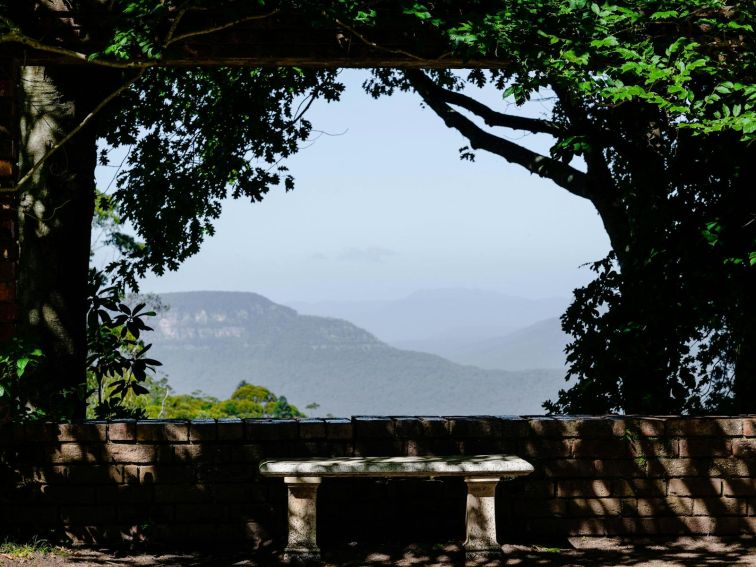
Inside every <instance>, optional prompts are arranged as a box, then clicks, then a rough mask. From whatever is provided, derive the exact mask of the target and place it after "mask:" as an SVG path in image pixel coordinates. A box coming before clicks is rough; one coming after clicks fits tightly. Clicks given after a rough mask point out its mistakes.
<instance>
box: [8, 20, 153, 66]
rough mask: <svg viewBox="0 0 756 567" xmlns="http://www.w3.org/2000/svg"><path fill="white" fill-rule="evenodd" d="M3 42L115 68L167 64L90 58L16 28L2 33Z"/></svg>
mask: <svg viewBox="0 0 756 567" xmlns="http://www.w3.org/2000/svg"><path fill="white" fill-rule="evenodd" d="M3 43H18V44H20V45H25V46H26V47H31V48H32V49H37V50H38V51H44V52H46V53H54V54H55V55H62V56H64V57H68V58H70V59H75V60H77V61H81V62H82V63H88V64H91V65H99V66H101V67H112V68H115V69H146V68H147V67H154V66H155V65H160V64H165V63H164V62H161V61H109V60H107V59H90V58H89V56H88V55H87V54H86V53H80V52H79V51H74V50H72V49H66V48H64V47H56V46H54V45H47V44H46V43H43V42H41V41H39V40H36V39H34V38H33V37H29V36H28V35H24V34H22V33H20V32H18V31H16V30H12V31H10V32H8V33H4V34H2V35H0V44H3Z"/></svg>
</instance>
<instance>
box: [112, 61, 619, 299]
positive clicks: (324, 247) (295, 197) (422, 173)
mask: <svg viewBox="0 0 756 567" xmlns="http://www.w3.org/2000/svg"><path fill="white" fill-rule="evenodd" d="M366 76H367V73H366V72H365V71H354V70H352V71H346V70H345V71H342V77H343V79H344V81H345V82H346V84H347V90H346V92H345V94H344V96H343V99H342V101H341V102H339V103H336V104H327V103H324V102H323V103H321V104H316V105H314V106H313V108H312V109H311V111H310V113H309V115H308V116H309V118H310V120H311V121H312V122H313V123H314V127H315V128H316V129H318V130H321V131H323V132H326V133H325V134H321V135H319V137H318V138H317V139H316V140H314V141H313V143H312V144H311V145H310V146H309V147H307V148H306V149H304V150H302V151H301V152H300V153H299V154H298V155H297V156H295V157H294V158H293V159H291V160H290V161H289V162H288V165H289V167H290V169H291V171H292V173H293V174H294V175H295V177H296V183H297V187H296V189H295V190H294V191H292V192H289V193H285V192H284V191H283V190H280V191H274V192H272V193H271V194H269V196H268V197H266V199H265V200H264V201H263V202H262V203H256V204H250V203H248V202H245V201H233V200H230V201H229V202H228V203H226V206H225V207H224V212H223V215H222V217H221V219H220V220H219V221H218V223H217V225H216V226H217V232H216V235H215V236H214V237H213V238H212V239H210V240H208V241H207V242H206V243H205V245H204V248H203V250H202V251H201V252H200V253H199V254H198V255H197V256H195V257H194V258H192V259H190V260H189V261H187V262H186V263H185V264H184V265H183V266H182V267H181V269H180V270H179V271H177V272H174V273H169V274H166V275H165V276H163V277H161V278H158V277H154V276H151V277H148V278H146V279H145V280H144V281H143V282H142V289H143V291H150V292H169V291H190V290H233V291H254V292H257V293H261V294H263V295H265V296H267V297H269V298H270V299H273V300H274V301H282V302H285V301H293V300H303V301H318V300H340V299H341V300H363V299H393V298H399V297H402V296H404V295H407V294H409V293H411V292H413V291H416V290H419V289H432V288H445V287H466V288H479V289H487V290H495V291H500V292H504V293H508V294H512V295H520V296H523V297H530V298H540V297H549V296H568V295H569V294H570V293H571V291H572V289H573V288H574V287H576V286H579V285H581V284H583V283H584V282H586V281H588V280H589V279H590V276H591V274H590V272H589V270H588V269H587V268H582V269H581V268H579V266H580V265H581V264H583V263H585V262H590V261H593V260H596V259H599V258H601V257H603V255H604V254H605V253H606V252H607V250H608V249H609V244H608V239H607V237H606V234H605V232H604V230H603V228H602V226H601V222H600V219H599V217H598V215H597V214H596V212H595V210H594V209H593V207H592V206H591V205H590V203H588V202H587V201H585V200H583V199H580V198H578V197H574V196H572V195H570V194H568V193H567V192H566V191H565V190H563V189H560V188H559V187H557V186H555V185H554V184H552V183H550V182H548V181H545V180H543V179H540V178H538V177H535V176H532V175H530V174H528V173H527V172H525V171H524V170H522V169H521V168H519V167H517V166H514V165H510V164H508V163H506V162H505V161H504V160H503V159H502V158H500V157H497V156H492V155H490V154H486V153H484V152H478V154H477V159H476V161H475V162H474V163H470V162H467V161H461V160H460V159H459V157H458V149H459V148H460V147H461V146H464V145H466V141H465V140H464V139H463V138H462V137H461V136H460V135H459V134H457V133H456V132H454V131H452V130H449V129H448V128H446V127H445V126H444V125H443V123H442V122H441V120H440V119H439V118H438V117H437V116H436V115H435V114H434V113H433V112H432V111H430V110H428V109H423V108H421V105H420V99H419V97H417V96H416V95H414V94H397V95H394V96H393V97H390V98H382V99H379V100H373V99H371V98H370V97H369V96H368V95H366V94H365V93H364V92H363V91H362V90H361V88H360V85H361V83H362V80H363V79H364V78H365V77H366ZM476 96H478V97H482V98H483V99H485V100H486V101H488V102H489V103H491V104H497V105H499V106H500V107H501V102H502V101H501V100H500V98H499V95H498V93H495V92H491V91H487V92H483V93H477V94H476ZM547 104H548V102H544V103H539V102H536V103H533V104H532V105H531V106H530V107H529V108H528V109H526V110H525V112H527V113H529V114H538V113H540V112H543V111H544V108H546V105H547ZM510 110H512V108H510ZM514 137H515V138H517V137H518V136H517V134H515V136H514ZM522 141H524V142H525V143H526V144H528V145H529V146H531V147H534V148H538V149H541V150H542V151H545V148H546V147H548V146H547V145H546V143H545V140H541V139H539V138H538V137H536V136H529V137H526V138H523V140H522ZM112 174H113V170H112V168H101V169H99V170H98V184H99V186H100V187H104V186H106V185H107V184H108V182H109V181H110V178H111V177H112Z"/></svg>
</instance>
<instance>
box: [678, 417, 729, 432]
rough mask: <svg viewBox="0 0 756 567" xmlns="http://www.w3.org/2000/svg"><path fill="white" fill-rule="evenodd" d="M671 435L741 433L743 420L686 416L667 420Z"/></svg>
mask: <svg viewBox="0 0 756 567" xmlns="http://www.w3.org/2000/svg"><path fill="white" fill-rule="evenodd" d="M667 435H670V436H672V437H725V436H735V437H738V436H740V435H743V420H742V419H740V418H725V417H686V418H677V419H668V420H667Z"/></svg>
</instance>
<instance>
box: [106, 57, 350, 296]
mask: <svg viewBox="0 0 756 567" xmlns="http://www.w3.org/2000/svg"><path fill="white" fill-rule="evenodd" d="M335 79H336V73H334V72H332V71H321V70H301V69H296V68H281V69H246V68H227V69H191V70H185V69H152V70H150V71H148V72H147V73H145V75H144V77H143V78H142V79H141V80H140V81H138V82H137V83H136V84H135V85H134V87H133V88H132V89H131V90H130V91H129V92H128V93H126V94H125V95H124V96H122V97H121V100H120V101H119V103H118V107H117V108H116V109H114V112H112V113H111V114H110V115H109V116H108V119H107V121H105V123H104V125H103V130H102V134H103V137H104V139H105V141H106V142H107V143H108V144H110V145H111V146H112V147H118V146H123V145H127V146H131V150H130V153H129V157H128V159H127V161H126V164H125V167H124V169H123V171H122V172H121V173H120V175H119V177H118V180H117V189H116V191H115V192H114V194H113V195H112V196H110V197H109V199H110V202H111V204H112V205H113V206H114V207H115V210H116V212H117V214H118V216H119V220H120V221H122V222H126V223H130V224H131V225H132V226H133V227H134V229H135V230H136V232H137V234H138V236H139V238H140V239H141V240H142V241H143V242H144V243H145V244H144V245H141V244H140V245H133V242H128V243H127V244H128V246H124V247H122V252H123V257H122V258H121V259H120V260H118V261H116V262H114V263H113V264H112V265H111V266H110V267H109V270H110V271H113V272H114V273H115V274H117V276H118V277H119V279H120V281H122V282H124V283H126V284H128V285H129V286H130V287H132V288H136V277H137V276H141V275H144V274H145V272H146V271H147V270H152V271H154V272H155V273H157V274H162V273H163V272H164V271H165V270H166V269H169V270H175V269H176V268H177V267H178V265H179V264H180V263H181V262H182V261H183V260H184V259H186V258H187V257H189V256H191V255H193V254H195V253H196V252H197V251H198V250H199V247H200V244H201V243H202V242H203V240H204V238H205V237H206V236H211V235H212V234H213V233H214V228H213V222H214V220H215V219H217V218H218V216H219V215H220V211H221V204H222V201H223V199H224V198H226V197H227V196H232V197H234V198H240V197H246V198H249V199H250V200H252V201H259V200H261V199H262V198H263V197H264V195H265V194H266V193H267V192H268V191H269V189H270V187H272V186H277V185H283V186H284V187H285V188H286V190H290V189H292V188H293V187H294V181H293V177H292V176H291V175H290V174H289V173H288V171H287V168H286V167H285V166H284V165H282V164H280V162H281V161H282V160H284V159H285V158H287V157H289V156H290V155H292V154H293V153H294V152H295V151H296V150H297V148H298V144H299V143H300V142H301V141H303V140H306V139H307V137H308V135H309V133H310V131H311V129H312V125H311V124H310V122H308V121H307V120H305V119H304V112H305V111H306V110H307V109H308V108H309V106H310V105H311V104H312V103H313V101H314V100H315V99H316V98H324V99H326V100H335V99H336V98H338V96H339V93H340V92H341V89H342V88H343V87H342V86H341V85H340V84H339V83H337V82H336V80H335Z"/></svg>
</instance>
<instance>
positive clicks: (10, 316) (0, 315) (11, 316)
mask: <svg viewBox="0 0 756 567" xmlns="http://www.w3.org/2000/svg"><path fill="white" fill-rule="evenodd" d="M15 321H18V305H16V304H15V303H0V322H2V323H10V322H15Z"/></svg>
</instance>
